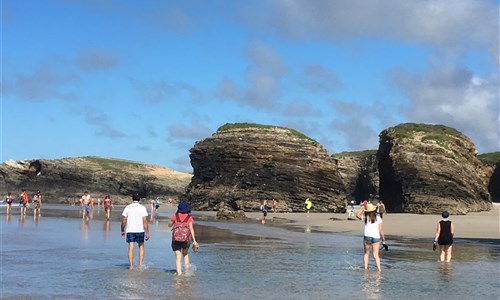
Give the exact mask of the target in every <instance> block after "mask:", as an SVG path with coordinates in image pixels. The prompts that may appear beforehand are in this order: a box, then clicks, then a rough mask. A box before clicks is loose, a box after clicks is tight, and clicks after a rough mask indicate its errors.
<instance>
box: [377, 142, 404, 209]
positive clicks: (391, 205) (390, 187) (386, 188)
mask: <svg viewBox="0 0 500 300" xmlns="http://www.w3.org/2000/svg"><path fill="white" fill-rule="evenodd" d="M391 148H392V143H391V142H389V141H384V142H381V143H380V145H379V150H378V152H377V158H378V171H379V178H380V183H379V184H380V186H379V197H380V199H382V200H383V201H384V204H385V207H386V209H387V210H388V211H394V212H398V211H403V209H404V203H405V195H404V194H403V187H402V184H401V181H399V180H398V179H397V178H396V175H395V172H394V168H393V161H392V159H391V157H390V156H389V153H390V152H391Z"/></svg>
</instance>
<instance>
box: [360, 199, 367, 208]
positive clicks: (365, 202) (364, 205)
mask: <svg viewBox="0 0 500 300" xmlns="http://www.w3.org/2000/svg"><path fill="white" fill-rule="evenodd" d="M366 205H368V200H366V199H365V200H363V202H362V203H361V206H363V207H365V208H366Z"/></svg>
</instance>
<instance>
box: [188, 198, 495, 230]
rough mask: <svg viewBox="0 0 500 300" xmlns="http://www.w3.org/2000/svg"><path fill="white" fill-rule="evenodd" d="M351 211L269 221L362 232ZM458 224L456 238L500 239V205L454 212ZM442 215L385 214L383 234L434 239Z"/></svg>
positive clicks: (275, 216) (257, 215)
mask: <svg viewBox="0 0 500 300" xmlns="http://www.w3.org/2000/svg"><path fill="white" fill-rule="evenodd" d="M193 214H195V215H201V216H211V217H214V216H215V215H216V212H199V211H197V212H193ZM245 214H246V216H247V217H248V218H250V219H251V220H255V222H259V221H260V219H261V218H262V213H261V212H245ZM347 217H348V214H347V213H346V214H334V213H310V214H309V215H307V214H306V213H279V212H278V213H273V212H269V213H268V215H267V218H266V223H268V224H269V223H273V222H279V223H280V224H283V225H287V226H294V227H297V228H301V229H307V228H309V229H312V230H318V231H327V232H335V233H348V234H350V233H352V234H359V233H360V231H361V230H362V224H361V223H360V222H361V221H359V220H357V219H356V220H348V218H347ZM449 219H450V220H451V221H453V223H454V224H455V238H470V239H500V204H497V203H495V204H493V209H492V210H490V211H486V212H474V213H468V214H467V215H452V216H450V218H449ZM440 220H441V216H440V215H417V214H403V213H397V214H396V213H394V214H392V213H389V214H385V215H384V218H383V221H384V223H383V228H384V233H385V234H386V236H387V237H390V236H400V237H411V238H431V239H432V238H434V234H435V232H436V226H437V223H438V222H439V221H440Z"/></svg>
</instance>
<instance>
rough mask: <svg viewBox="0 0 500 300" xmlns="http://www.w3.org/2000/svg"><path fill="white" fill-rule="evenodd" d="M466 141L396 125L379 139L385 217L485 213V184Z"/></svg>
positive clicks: (444, 131)
mask: <svg viewBox="0 0 500 300" xmlns="http://www.w3.org/2000/svg"><path fill="white" fill-rule="evenodd" d="M476 154H477V151H476V148H475V146H474V144H473V143H472V141H471V140H470V139H469V138H468V137H466V136H464V135H463V134H461V133H460V132H458V131H456V130H454V129H451V128H448V127H445V126H441V125H426V124H401V125H398V126H396V127H392V128H388V129H386V130H384V131H382V132H381V134H380V145H379V149H378V153H377V156H378V169H379V173H380V198H381V199H383V200H384V203H385V205H386V207H387V209H388V210H389V211H403V212H410V213H440V212H442V211H443V210H448V211H449V212H450V213H452V214H465V213H467V212H473V211H484V210H489V209H491V207H492V204H491V200H490V198H489V194H488V191H487V189H486V187H487V185H488V183H487V180H486V178H485V177H484V176H481V174H480V168H481V163H480V162H479V160H478V159H477V156H476Z"/></svg>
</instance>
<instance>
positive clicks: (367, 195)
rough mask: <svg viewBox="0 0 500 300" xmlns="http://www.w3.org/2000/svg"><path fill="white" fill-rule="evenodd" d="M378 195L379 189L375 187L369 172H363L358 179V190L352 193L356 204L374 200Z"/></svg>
mask: <svg viewBox="0 0 500 300" xmlns="http://www.w3.org/2000/svg"><path fill="white" fill-rule="evenodd" d="M376 193H377V189H376V188H375V186H374V185H373V180H372V178H371V176H370V174H369V173H368V172H367V171H366V172H365V171H364V172H361V174H359V176H358V178H357V179H356V188H355V189H354V192H353V193H352V196H353V197H354V201H355V202H356V204H359V203H361V202H363V200H365V199H366V200H369V199H372V198H373V197H374V195H376Z"/></svg>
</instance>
